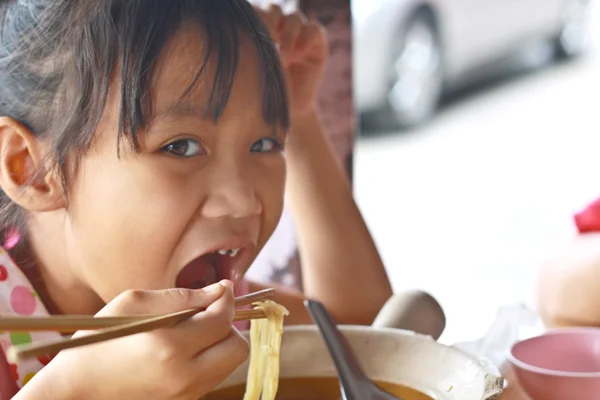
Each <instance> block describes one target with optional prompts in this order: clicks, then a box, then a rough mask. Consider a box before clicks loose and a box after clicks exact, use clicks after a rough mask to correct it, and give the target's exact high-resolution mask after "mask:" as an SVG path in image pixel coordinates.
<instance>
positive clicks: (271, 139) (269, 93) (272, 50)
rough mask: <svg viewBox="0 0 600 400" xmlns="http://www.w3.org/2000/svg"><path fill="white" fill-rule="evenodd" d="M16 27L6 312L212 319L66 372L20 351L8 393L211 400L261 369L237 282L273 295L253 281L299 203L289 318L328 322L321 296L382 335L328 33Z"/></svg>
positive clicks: (60, 8) (0, 51) (5, 119)
mask: <svg viewBox="0 0 600 400" xmlns="http://www.w3.org/2000/svg"><path fill="white" fill-rule="evenodd" d="M0 15H1V17H2V18H1V20H0V115H2V117H0V187H1V188H2V191H3V193H2V195H1V198H0V201H1V210H2V212H1V219H0V221H1V226H2V229H3V233H4V236H5V249H4V250H3V251H2V254H1V255H0V257H1V259H0V264H1V265H0V314H1V315H44V314H47V313H50V314H93V315H98V316H109V315H111V316H114V315H133V314H149V313H168V312H174V311H178V310H183V309H187V308H190V307H206V308H207V310H206V312H203V313H200V314H198V315H197V316H195V317H194V318H191V319H190V320H188V321H186V322H183V323H181V324H179V325H177V326H175V327H173V328H169V329H161V330H156V331H154V332H150V333H144V334H138V335H133V336H130V337H126V338H122V339H116V340H111V341H107V342H105V343H100V344H97V345H91V346H85V347H81V348H77V349H72V350H68V351H63V352H61V353H60V354H58V355H57V356H56V357H55V358H54V359H53V360H51V361H50V360H48V359H44V358H40V359H38V360H30V361H27V362H24V363H21V364H19V365H8V364H7V363H6V360H4V357H2V358H0V384H1V386H0V398H2V399H7V398H10V397H11V396H13V395H14V394H15V393H16V396H15V398H16V399H42V398H43V399H117V398H126V399H135V398H153V399H194V400H196V399H198V398H200V397H201V396H202V395H204V394H205V393H206V392H208V391H210V390H211V388H213V387H214V386H215V385H216V384H218V383H219V382H220V381H222V380H223V379H224V378H225V377H227V376H228V375H229V374H230V373H231V372H232V371H233V369H234V368H236V367H237V366H238V365H239V364H240V363H241V362H243V361H244V360H245V358H246V357H247V354H248V345H247V343H246V342H245V341H244V339H243V338H242V337H241V335H240V334H239V332H238V331H237V330H236V329H234V328H233V327H232V319H233V297H234V294H233V285H234V284H235V285H236V289H238V291H239V289H244V288H245V289H246V290H252V291H254V290H259V289H261V286H260V285H258V284H255V283H252V282H244V281H242V280H241V278H242V276H243V274H244V273H245V271H246V270H247V268H248V266H249V265H250V264H251V263H252V260H253V259H254V258H255V257H256V255H257V253H258V252H259V251H260V249H261V248H262V247H263V245H264V244H265V242H266V241H267V239H268V238H269V236H270V235H271V233H272V232H273V230H274V228H275V226H276V224H277V222H278V220H279V218H280V214H281V210H282V204H283V198H284V194H285V195H286V196H287V197H288V199H289V201H290V205H291V207H292V210H293V213H294V216H295V220H296V226H297V230H298V240H299V247H300V251H301V258H302V263H303V271H302V273H303V279H304V281H303V286H304V288H305V293H304V294H300V293H294V292H291V291H288V290H285V289H283V288H279V289H278V292H277V297H276V300H277V301H278V302H280V303H282V304H283V305H285V306H286V307H287V308H288V309H289V310H290V312H291V315H290V317H289V318H288V320H287V323H291V324H298V323H309V322H310V319H309V317H308V315H307V314H306V312H305V311H304V308H303V306H302V300H303V299H304V296H307V297H311V298H316V299H319V300H321V301H323V302H324V303H325V305H326V306H327V307H328V308H329V309H330V310H331V311H332V313H333V314H334V316H335V317H336V319H337V320H338V321H339V322H341V323H359V324H368V323H370V322H371V321H372V319H373V318H374V316H375V314H376V313H377V311H378V310H379V308H380V307H381V306H382V304H383V303H384V302H385V301H386V300H387V298H388V297H389V296H390V295H391V289H390V285H389V282H388V279H387V276H386V274H385V271H384V268H383V266H382V263H381V260H380V258H379V256H378V253H377V251H376V249H375V246H374V245H373V242H372V240H371V237H370V236H369V233H368V231H367V229H366V227H365V225H364V223H363V220H362V218H361V216H360V213H359V211H358V210H357V208H356V206H355V204H354V202H353V200H352V196H351V191H350V188H349V185H348V183H347V182H346V180H345V178H344V174H343V172H342V170H341V168H340V166H339V165H338V164H337V162H336V161H335V158H334V157H333V155H332V152H331V150H330V148H329V145H328V143H327V140H326V138H325V135H324V134H323V132H322V129H321V127H320V124H319V119H318V115H317V110H316V100H315V97H316V93H317V89H318V87H319V82H320V79H321V76H322V73H323V69H324V64H325V61H326V57H327V46H326V39H325V35H324V33H323V31H322V29H321V27H320V26H319V25H318V24H317V23H316V22H312V21H307V20H306V19H305V18H304V17H303V16H302V15H301V14H299V13H295V14H292V15H283V14H282V12H281V10H280V9H279V8H277V7H271V8H269V9H268V10H255V9H253V8H252V6H250V5H249V3H247V2H246V0H96V1H93V2H91V1H74V0H3V1H2V2H1V3H0ZM261 21H262V22H261ZM269 33H270V35H269ZM274 42H276V43H277V47H276V46H275V44H274ZM284 155H285V157H284ZM286 166H287V178H286ZM56 335H57V334H56V333H51V332H50V333H38V334H35V333H28V332H23V333H7V332H4V333H2V334H1V337H0V338H1V339H0V340H1V342H0V343H1V344H2V348H3V349H4V350H5V349H6V348H7V347H8V346H9V345H11V344H18V343H27V342H31V341H35V340H39V339H44V338H51V337H56ZM0 354H2V352H0ZM44 365H45V366H44ZM42 367H43V368H42ZM25 383H27V384H26V385H25ZM19 388H22V389H21V390H20V391H19Z"/></svg>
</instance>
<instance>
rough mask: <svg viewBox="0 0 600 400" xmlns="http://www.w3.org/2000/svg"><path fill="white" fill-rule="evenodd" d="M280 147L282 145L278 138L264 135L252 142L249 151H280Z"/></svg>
mask: <svg viewBox="0 0 600 400" xmlns="http://www.w3.org/2000/svg"><path fill="white" fill-rule="evenodd" d="M281 148H282V146H281V142H279V140H277V139H276V138H273V137H266V138H262V139H260V140H257V141H256V142H254V144H253V145H252V147H251V148H250V151H251V152H254V153H272V152H274V151H280V150H281Z"/></svg>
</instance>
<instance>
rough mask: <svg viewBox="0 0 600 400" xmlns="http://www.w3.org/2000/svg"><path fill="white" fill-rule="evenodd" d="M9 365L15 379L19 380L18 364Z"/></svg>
mask: <svg viewBox="0 0 600 400" xmlns="http://www.w3.org/2000/svg"><path fill="white" fill-rule="evenodd" d="M8 366H9V367H10V372H11V374H12V376H13V379H14V380H15V381H18V380H19V372H18V371H17V366H16V365H15V364H8Z"/></svg>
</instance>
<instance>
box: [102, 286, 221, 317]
mask: <svg viewBox="0 0 600 400" xmlns="http://www.w3.org/2000/svg"><path fill="white" fill-rule="evenodd" d="M228 284H229V282H225V281H224V282H219V283H215V284H213V285H210V286H207V287H205V288H202V289H183V288H172V289H164V290H128V291H126V292H123V293H122V294H120V295H119V296H117V297H116V298H115V299H113V300H112V301H111V302H110V303H108V304H107V305H106V306H105V307H104V308H103V309H102V310H100V312H98V314H96V316H97V317H103V316H104V317H106V316H116V315H140V314H154V315H156V314H167V313H172V312H177V311H183V310H187V309H190V308H206V307H208V306H209V305H211V304H212V303H213V302H215V301H216V300H217V299H218V298H220V297H221V296H222V295H223V293H224V292H225V291H226V290H229V291H231V290H232V289H231V286H230V285H228Z"/></svg>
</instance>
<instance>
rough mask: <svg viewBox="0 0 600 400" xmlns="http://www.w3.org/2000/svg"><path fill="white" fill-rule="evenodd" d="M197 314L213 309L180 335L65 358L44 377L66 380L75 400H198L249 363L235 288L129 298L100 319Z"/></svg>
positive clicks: (110, 344) (168, 332) (162, 334)
mask: <svg viewBox="0 0 600 400" xmlns="http://www.w3.org/2000/svg"><path fill="white" fill-rule="evenodd" d="M195 307H207V309H206V311H205V312H202V313H199V314H198V315H196V316H194V317H192V318H191V319H189V320H187V321H184V322H182V323H180V324H178V325H176V326H174V327H172V328H166V329H160V330H156V331H153V332H148V333H142V334H137V335H132V336H129V337H125V338H121V339H115V340H110V341H107V342H103V343H99V344H97V345H90V346H84V347H81V348H76V349H72V350H66V351H63V352H61V353H60V354H59V355H58V356H57V357H56V358H55V359H54V360H53V361H52V362H51V363H50V364H48V366H47V367H46V368H45V369H49V370H48V371H44V370H45V369H44V370H43V371H42V372H47V374H50V375H51V376H53V378H54V379H60V380H62V382H63V384H64V385H66V386H68V387H69V388H68V389H69V395H70V396H69V397H68V398H79V399H165V400H166V399H178V400H188V399H189V400H197V399H199V398H201V397H202V396H203V395H205V394H206V393H207V392H209V391H210V390H211V389H212V388H213V387H214V386H216V385H217V384H219V383H220V382H221V381H223V380H224V379H225V378H226V377H227V376H228V375H230V374H231V373H232V372H233V370H234V369H235V368H236V367H237V366H238V365H239V364H241V363H242V362H243V361H245V360H246V358H247V356H248V351H249V349H248V343H247V342H246V340H245V339H244V338H243V337H242V336H241V335H240V333H239V332H238V331H237V330H235V329H234V328H233V327H232V321H233V316H234V297H233V290H232V287H231V286H228V287H225V286H224V285H223V284H215V285H212V286H209V287H207V288H205V289H202V290H185V289H181V290H180V289H171V290H163V291H136V292H127V293H124V294H123V295H121V296H119V297H117V298H116V299H115V300H113V301H112V302H111V303H109V304H108V305H107V306H106V307H105V308H104V309H103V310H102V311H101V312H100V313H99V314H98V316H118V315H135V314H162V313H170V312H175V311H181V310H185V309H189V308H195ZM50 369H51V370H50ZM34 380H35V378H34ZM31 383H33V381H32V382H31ZM25 388H27V386H26V387H25ZM72 391H74V392H75V393H72ZM60 392H63V391H62V390H61V391H60Z"/></svg>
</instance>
